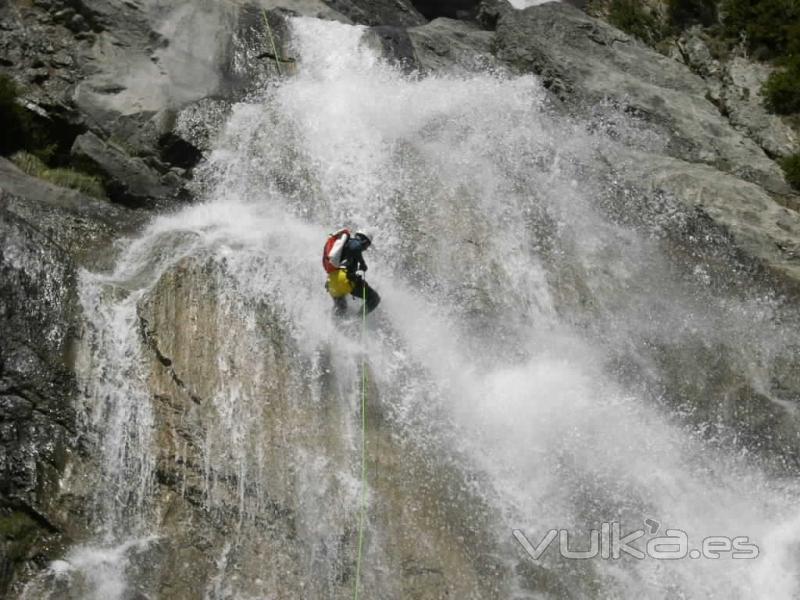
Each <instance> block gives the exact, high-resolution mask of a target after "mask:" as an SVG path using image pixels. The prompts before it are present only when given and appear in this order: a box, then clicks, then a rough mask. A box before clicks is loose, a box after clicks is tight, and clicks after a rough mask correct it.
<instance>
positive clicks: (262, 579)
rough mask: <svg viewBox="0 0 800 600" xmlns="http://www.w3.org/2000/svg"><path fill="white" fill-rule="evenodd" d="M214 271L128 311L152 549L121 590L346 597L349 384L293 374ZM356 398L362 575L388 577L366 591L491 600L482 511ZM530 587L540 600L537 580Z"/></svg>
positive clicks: (248, 302) (290, 362)
mask: <svg viewBox="0 0 800 600" xmlns="http://www.w3.org/2000/svg"><path fill="white" fill-rule="evenodd" d="M226 270H227V267H226V265H225V264H224V263H220V262H219V261H218V260H215V259H205V258H199V257H198V258H187V259H183V260H181V261H179V262H178V263H177V264H175V265H174V266H173V267H172V268H170V269H169V270H168V271H167V272H165V273H164V274H163V275H162V276H161V278H160V279H159V281H158V283H157V284H156V285H155V287H154V288H153V289H152V290H151V291H150V292H149V293H148V294H147V295H146V296H145V297H144V298H143V299H142V300H141V301H140V303H139V306H138V318H139V323H140V334H141V340H142V343H143V345H144V347H145V348H146V353H147V357H148V359H147V360H148V361H149V366H148V371H149V376H148V388H149V390H150V393H151V394H152V399H153V406H154V410H155V417H156V418H155V427H156V431H157V433H156V435H157V443H156V445H157V447H158V459H157V467H156V468H157V474H156V477H157V480H158V485H157V490H156V494H155V498H154V503H155V511H156V513H157V515H158V516H157V517H156V520H155V528H156V530H157V531H158V532H159V533H160V534H161V535H162V536H163V542H161V543H159V544H157V545H156V546H154V547H153V548H152V549H151V550H150V551H149V552H148V553H147V556H146V557H145V558H143V560H142V565H143V570H142V571H141V573H138V574H137V575H135V576H134V580H136V581H137V582H139V583H140V585H141V586H142V589H143V590H146V592H147V593H148V594H153V595H154V596H155V597H167V596H169V597H170V598H186V599H187V600H188V599H189V598H196V597H198V596H202V595H203V594H204V593H205V592H206V591H207V590H208V589H211V588H213V585H214V580H215V577H219V578H221V579H223V578H224V580H225V581H227V582H228V585H229V586H233V587H232V588H231V589H232V590H235V594H234V595H255V596H259V597H260V596H268V595H270V594H278V595H279V596H281V597H283V596H285V597H309V598H317V597H331V598H347V597H351V596H352V586H353V583H354V573H355V557H356V543H357V521H356V519H357V511H355V510H354V508H353V507H354V506H356V501H357V500H356V498H357V491H356V490H357V486H356V479H357V478H356V479H353V480H352V481H351V478H353V477H355V475H353V474H352V473H351V467H352V465H353V464H356V463H357V460H356V457H357V450H356V448H355V447H354V446H353V445H352V443H353V442H352V440H351V439H350V436H349V434H348V433H347V432H348V431H349V430H350V428H351V427H353V424H352V419H353V414H352V412H351V408H352V407H351V406H350V403H349V401H348V398H347V397H346V395H347V392H346V391H344V390H347V389H349V384H348V382H347V381H337V380H336V378H335V375H333V373H335V372H336V370H337V369H335V368H333V366H332V363H333V362H335V361H336V358H335V357H334V355H333V354H334V353H332V352H331V353H330V355H327V350H326V356H325V357H324V358H323V359H322V363H321V364H319V365H315V364H310V363H308V362H307V360H306V359H303V358H301V355H300V354H299V353H297V352H296V350H295V349H294V348H293V343H292V340H291V337H290V335H289V334H288V333H287V331H286V326H287V324H286V323H285V322H284V320H283V318H282V317H281V315H280V313H279V312H278V311H276V310H275V309H274V308H273V307H271V306H270V305H269V304H268V303H267V302H264V301H254V300H253V299H251V298H247V297H246V296H245V295H242V294H241V293H240V292H239V291H237V283H236V280H235V278H233V277H231V276H230V275H229V274H227V273H226ZM243 322H247V323H249V324H250V325H249V326H247V327H244V328H243V327H242V323H243ZM232 332H235V335H231V333H232ZM233 390H236V391H235V392H233ZM343 393H344V394H345V395H342V394H343ZM369 394H370V398H371V403H370V408H369V416H368V418H369V420H370V423H371V425H370V428H369V432H368V435H369V440H368V444H369V446H370V448H371V451H370V459H369V460H370V464H369V467H368V468H369V472H370V473H371V474H372V475H371V476H370V477H371V483H370V489H371V492H370V498H371V499H370V506H371V508H370V514H371V517H370V522H371V526H370V532H371V533H369V534H368V537H367V543H366V546H365V560H367V561H371V564H375V562H376V561H381V563H382V564H385V565H386V569H388V570H387V571H385V572H381V573H380V574H379V575H375V576H376V577H377V578H378V579H379V581H377V582H373V581H371V578H372V577H373V575H374V573H373V572H372V571H371V570H370V571H365V572H364V573H363V574H362V576H363V577H365V579H364V581H363V585H364V586H365V587H364V589H377V587H375V586H378V587H379V588H380V589H381V592H382V593H383V594H385V595H387V596H389V597H402V598H409V599H419V600H422V599H428V598H445V597H478V596H477V594H480V597H504V594H505V591H506V590H507V589H508V585H509V583H508V579H509V578H510V577H512V574H511V573H510V571H509V567H508V564H507V563H506V562H505V559H499V558H498V556H501V555H502V556H509V555H506V554H504V553H505V552H508V551H509V549H508V548H503V547H500V546H498V545H497V544H496V543H495V542H492V541H488V540H492V539H493V536H492V535H490V534H489V532H490V531H491V530H492V528H493V527H496V526H497V525H496V524H493V522H492V519H491V516H490V515H491V510H490V509H489V507H487V506H486V505H485V504H484V503H483V502H482V501H481V500H478V499H477V498H476V497H474V495H473V494H472V493H471V492H468V491H467V489H468V484H466V482H465V479H464V478H465V475H464V474H463V473H461V472H460V471H459V470H457V469H454V468H453V463H452V462H451V461H452V459H451V458H450V459H449V458H447V457H445V456H442V457H436V456H432V455H431V452H430V448H426V449H422V448H418V447H415V445H414V444H413V443H411V442H409V441H408V440H406V441H401V440H400V439H399V438H398V437H396V436H395V434H394V433H393V431H392V427H391V425H390V424H389V422H388V419H387V412H390V411H391V408H390V407H388V406H384V405H383V404H382V402H381V397H380V394H379V390H378V389H377V387H376V386H370V389H369ZM267 481H268V482H269V486H267V487H262V482H267ZM322 506H324V507H325V508H324V509H322V510H321V509H320V507H322ZM510 556H511V557H512V558H509V560H511V561H512V562H513V560H514V559H513V557H514V554H513V553H512V554H511V555H510ZM266 557H269V558H268V559H267V558H266ZM386 557H391V558H388V559H387V558H386ZM234 573H236V574H238V575H239V576H238V578H237V577H233V579H231V575H232V574H234ZM286 573H292V574H293V576H292V577H286V576H285V574H286ZM528 583H529V585H531V586H533V589H537V590H540V591H541V590H543V589H545V590H546V589H547V588H546V587H543V586H544V584H543V583H542V582H541V581H539V580H538V579H537V578H536V577H530V578H528Z"/></svg>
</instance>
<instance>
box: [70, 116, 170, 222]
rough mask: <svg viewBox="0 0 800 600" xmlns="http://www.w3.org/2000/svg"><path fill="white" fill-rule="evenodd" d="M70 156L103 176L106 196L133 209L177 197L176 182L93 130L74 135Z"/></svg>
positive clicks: (162, 202)
mask: <svg viewBox="0 0 800 600" xmlns="http://www.w3.org/2000/svg"><path fill="white" fill-rule="evenodd" d="M72 155H73V157H74V159H75V160H76V161H77V162H78V163H79V164H80V165H81V166H83V167H85V168H86V169H87V170H89V171H91V172H94V173H97V174H98V175H99V176H100V177H102V178H103V181H104V183H105V187H106V191H107V192H108V196H109V198H111V200H113V201H114V202H119V203H120V204H124V205H126V206H130V207H133V208H142V207H155V206H158V205H163V204H165V203H166V202H167V201H168V200H171V199H174V198H178V197H180V196H181V189H182V188H181V186H180V182H175V181H174V180H171V179H168V178H166V177H162V176H161V175H160V174H159V173H158V172H156V171H155V170H153V169H151V168H150V167H149V166H148V165H147V164H146V163H145V162H144V161H143V160H141V159H139V158H134V157H131V156H129V155H128V154H126V153H125V152H123V151H122V150H121V149H119V148H118V147H116V146H115V145H113V144H110V143H107V142H105V141H103V140H101V139H100V138H99V137H98V136H96V135H95V134H94V133H91V132H87V133H84V134H83V135H80V136H78V137H77V138H76V139H75V143H74V144H73V146H72Z"/></svg>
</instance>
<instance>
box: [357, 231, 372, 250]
mask: <svg viewBox="0 0 800 600" xmlns="http://www.w3.org/2000/svg"><path fill="white" fill-rule="evenodd" d="M353 237H354V238H355V239H357V240H360V241H361V242H363V243H364V244H365V246H364V249H365V250H366V249H367V248H368V247H369V246H371V245H372V239H371V238H370V237H369V236H368V235H367V234H366V233H364V232H363V231H356V234H355V235H354V236H353Z"/></svg>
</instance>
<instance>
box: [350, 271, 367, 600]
mask: <svg viewBox="0 0 800 600" xmlns="http://www.w3.org/2000/svg"><path fill="white" fill-rule="evenodd" d="M361 300H362V302H361V347H362V349H363V347H364V341H365V340H366V337H367V285H366V282H364V285H362V286H361ZM366 519H367V355H366V353H364V354H363V357H362V359H361V514H360V515H359V517H358V554H357V556H356V579H355V589H354V590H353V600H358V588H359V585H360V584H361V561H362V559H363V555H364V525H365V521H366Z"/></svg>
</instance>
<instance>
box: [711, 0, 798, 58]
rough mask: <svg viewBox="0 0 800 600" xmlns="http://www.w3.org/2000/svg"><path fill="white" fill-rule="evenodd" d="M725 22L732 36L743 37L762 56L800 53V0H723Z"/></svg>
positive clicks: (750, 47)
mask: <svg viewBox="0 0 800 600" xmlns="http://www.w3.org/2000/svg"><path fill="white" fill-rule="evenodd" d="M722 7H723V12H724V14H725V17H724V21H723V25H724V31H725V34H726V35H727V36H728V37H729V38H733V39H737V40H738V39H743V40H744V42H745V44H746V45H747V48H748V49H749V50H750V52H752V53H753V54H754V56H755V57H756V58H759V59H779V60H780V59H784V58H787V57H789V56H791V55H798V54H800V2H798V1H797V0H723V3H722Z"/></svg>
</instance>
